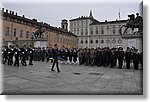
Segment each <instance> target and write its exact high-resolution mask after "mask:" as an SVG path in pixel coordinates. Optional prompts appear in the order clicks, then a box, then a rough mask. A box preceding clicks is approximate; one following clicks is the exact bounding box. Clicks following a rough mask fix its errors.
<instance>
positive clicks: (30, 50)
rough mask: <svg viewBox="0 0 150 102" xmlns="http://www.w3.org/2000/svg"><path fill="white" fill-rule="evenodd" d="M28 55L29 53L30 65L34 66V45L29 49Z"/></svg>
mask: <svg viewBox="0 0 150 102" xmlns="http://www.w3.org/2000/svg"><path fill="white" fill-rule="evenodd" d="M28 53H29V65H33V62H32V61H33V54H34V49H33V47H32V45H30V47H29V49H28Z"/></svg>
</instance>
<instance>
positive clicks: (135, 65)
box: [133, 61, 139, 70]
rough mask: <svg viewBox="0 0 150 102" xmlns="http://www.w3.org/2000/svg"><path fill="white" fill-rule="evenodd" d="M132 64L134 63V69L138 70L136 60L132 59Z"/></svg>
mask: <svg viewBox="0 0 150 102" xmlns="http://www.w3.org/2000/svg"><path fill="white" fill-rule="evenodd" d="M133 65H134V69H135V70H138V67H139V63H138V61H133Z"/></svg>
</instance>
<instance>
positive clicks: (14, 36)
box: [1, 8, 77, 48]
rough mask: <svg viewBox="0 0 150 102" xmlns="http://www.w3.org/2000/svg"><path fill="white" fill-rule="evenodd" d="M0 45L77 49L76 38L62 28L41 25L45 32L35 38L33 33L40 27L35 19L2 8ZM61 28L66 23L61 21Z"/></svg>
mask: <svg viewBox="0 0 150 102" xmlns="http://www.w3.org/2000/svg"><path fill="white" fill-rule="evenodd" d="M1 13H2V17H1V18H2V19H1V23H2V25H1V26H2V27H1V28H2V32H1V33H2V36H1V39H2V43H3V45H7V46H8V45H15V44H18V45H27V46H29V45H31V44H33V45H34V47H47V46H48V47H52V46H53V45H54V44H58V46H59V48H62V47H63V46H64V47H73V48H76V47H77V36H76V35H74V34H73V33H72V32H69V31H68V30H66V29H64V28H60V27H59V28H57V27H53V26H50V24H47V23H43V22H42V23H43V27H45V28H46V32H45V33H43V34H42V38H35V37H34V34H33V33H34V32H35V31H36V30H37V26H39V25H40V22H38V21H37V20H36V19H29V18H26V17H25V15H22V16H20V15H18V14H17V13H15V12H14V11H11V10H7V9H4V8H2V10H1ZM61 25H62V27H65V26H64V25H66V21H65V20H62V23H61Z"/></svg>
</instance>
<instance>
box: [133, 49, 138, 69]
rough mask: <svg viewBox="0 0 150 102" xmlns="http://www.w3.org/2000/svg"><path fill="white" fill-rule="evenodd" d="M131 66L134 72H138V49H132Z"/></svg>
mask: <svg viewBox="0 0 150 102" xmlns="http://www.w3.org/2000/svg"><path fill="white" fill-rule="evenodd" d="M133 66H134V69H135V70H138V67H139V53H138V49H134V52H133Z"/></svg>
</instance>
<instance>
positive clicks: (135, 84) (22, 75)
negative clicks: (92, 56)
mask: <svg viewBox="0 0 150 102" xmlns="http://www.w3.org/2000/svg"><path fill="white" fill-rule="evenodd" d="M51 65H52V64H51V63H50V62H34V65H33V66H29V65H28V66H21V65H20V67H14V66H8V65H4V67H3V68H4V70H3V71H4V75H3V90H4V91H3V93H2V94H100V95H101V94H105V95H113V94H115V95H116V94H123V95H124V94H127V95H142V94H143V81H142V78H143V75H142V73H143V72H142V71H141V70H133V68H132V69H125V68H124V69H118V68H117V67H116V68H104V67H97V66H92V67H91V66H84V65H65V64H60V70H61V72H60V73H57V71H55V72H51V71H50V67H51Z"/></svg>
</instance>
